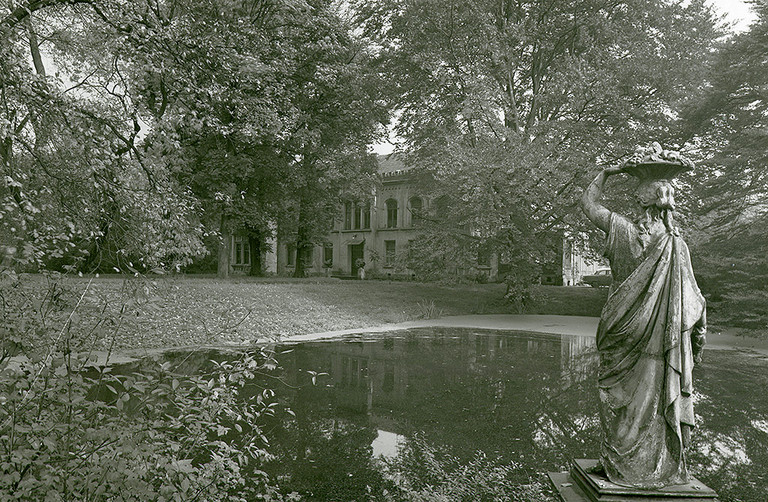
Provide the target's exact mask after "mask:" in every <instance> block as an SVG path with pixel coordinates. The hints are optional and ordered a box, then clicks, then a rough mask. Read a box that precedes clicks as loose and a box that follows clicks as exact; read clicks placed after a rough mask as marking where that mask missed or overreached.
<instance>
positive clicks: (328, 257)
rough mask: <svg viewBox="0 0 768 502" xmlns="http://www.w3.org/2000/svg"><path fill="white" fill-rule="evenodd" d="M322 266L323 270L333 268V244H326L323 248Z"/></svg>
mask: <svg viewBox="0 0 768 502" xmlns="http://www.w3.org/2000/svg"><path fill="white" fill-rule="evenodd" d="M323 266H324V267H325V268H331V267H333V244H330V243H328V244H326V245H325V247H323Z"/></svg>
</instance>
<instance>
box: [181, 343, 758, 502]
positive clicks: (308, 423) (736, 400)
mask: <svg viewBox="0 0 768 502" xmlns="http://www.w3.org/2000/svg"><path fill="white" fill-rule="evenodd" d="M274 351H275V360H276V361H277V363H278V364H277V366H276V367H275V368H274V369H272V371H271V372H270V373H269V374H268V375H261V376H256V377H254V383H253V389H255V390H254V392H255V391H256V390H258V389H260V388H262V387H265V386H268V387H269V388H271V389H273V390H274V391H275V393H276V396H275V398H276V400H277V402H279V403H280V404H281V405H283V406H285V407H289V408H290V409H291V410H292V412H293V414H294V415H288V414H280V413H278V414H277V415H276V417H275V418H273V419H271V421H270V422H268V423H267V424H266V425H265V433H266V435H267V437H268V438H269V439H270V442H271V444H270V449H271V451H272V452H273V453H274V454H275V455H276V456H277V459H276V460H274V461H271V462H269V463H268V464H267V465H266V467H265V470H266V471H268V472H269V473H270V474H272V475H273V476H275V477H277V478H278V479H279V480H280V482H281V485H282V486H284V487H285V488H286V489H288V490H292V491H293V490H295V491H297V492H299V493H300V494H301V495H302V496H303V497H304V498H305V499H306V500H318V501H330V500H334V501H342V500H349V501H351V500H358V501H360V500H407V499H410V500H433V499H435V500H436V499H439V497H441V496H442V497H443V500H462V499H463V500H483V499H486V500H494V497H496V499H497V500H556V499H555V498H554V496H553V492H552V490H551V487H550V486H549V484H548V481H547V478H546V472H547V471H555V470H565V469H567V466H568V463H569V462H570V460H571V459H573V458H595V456H596V454H597V452H598V449H599V435H600V430H599V422H598V418H597V399H598V397H597V390H596V376H595V367H596V364H595V363H596V354H595V349H594V340H593V339H592V338H589V337H579V336H566V335H546V334H535V333H521V332H511V331H491V330H473V329H457V328H419V329H413V330H406V331H400V332H394V333H387V334H370V335H359V336H351V337H347V338H343V339H339V340H334V341H317V342H304V343H297V344H283V345H277V346H276V347H274ZM167 357H168V358H169V360H170V361H171V362H172V363H173V362H174V361H175V362H176V363H178V368H177V371H181V372H187V373H188V372H199V371H206V369H205V367H206V364H208V361H209V360H211V359H214V360H221V359H222V358H226V357H236V355H233V354H229V355H227V354H225V353H217V352H198V353H194V354H189V353H174V354H168V355H167ZM766 369H768V360H767V359H766V358H764V357H760V356H757V355H755V354H746V353H741V352H736V351H729V350H709V351H707V352H706V353H705V360H704V362H703V363H702V364H701V365H700V366H699V367H697V368H696V370H695V374H694V378H695V388H696V396H695V399H696V414H697V420H698V427H697V429H696V431H695V435H694V443H693V447H692V450H691V451H690V454H689V463H690V466H691V471H692V473H693V474H694V475H695V476H697V477H698V478H699V479H700V480H701V481H703V482H704V483H705V484H707V485H709V486H710V487H711V488H713V489H715V490H716V491H717V492H718V493H719V495H720V500H722V501H730V500H745V501H758V500H761V501H762V500H768V477H766V476H767V473H768V392H766V389H768V371H766ZM394 494H397V496H395V495H394ZM398 497H399V498H398Z"/></svg>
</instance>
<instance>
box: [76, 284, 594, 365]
mask: <svg viewBox="0 0 768 502" xmlns="http://www.w3.org/2000/svg"><path fill="white" fill-rule="evenodd" d="M68 284H69V287H70V288H71V289H72V292H73V293H74V294H75V296H77V297H79V294H80V293H82V292H83V291H84V290H85V288H86V287H87V288H88V290H87V292H86V293H85V296H84V299H83V302H82V304H81V305H80V306H79V307H78V311H79V313H78V320H79V321H80V322H81V323H83V324H86V325H95V323H96V322H97V320H98V319H99V318H101V317H104V316H105V315H109V316H111V317H112V318H114V319H115V320H116V321H115V322H116V323H119V329H114V328H117V325H114V328H113V329H102V332H103V333H104V335H103V336H102V337H101V339H100V341H99V342H98V344H99V346H100V347H101V348H106V347H108V346H113V348H115V349H118V350H125V349H135V348H155V347H171V346H181V345H195V344H218V343H227V342H237V343H241V342H247V341H252V340H256V339H263V338H264V337H270V336H281V335H296V334H305V333H315V332H321V331H330V330H337V329H349V328H362V327H370V326H377V325H381V324H386V323H396V322H403V321H409V320H415V319H424V318H432V317H441V316H447V315H462V314H510V313H518V312H517V311H516V310H515V309H513V307H512V306H511V305H510V304H509V302H507V301H506V300H505V299H504V291H505V287H504V285H503V284H472V285H451V286H447V285H438V284H424V283H414V282H386V281H340V280H334V279H316V280H313V279H306V280H293V281H291V280H287V281H286V280H277V281H275V280H259V279H248V278H243V279H233V280H228V281H222V280H218V279H214V278H198V277H166V278H162V279H158V280H155V281H152V283H146V282H141V281H140V282H132V280H129V281H128V282H126V281H125V280H124V279H123V278H119V277H114V278H104V277H102V278H97V279H94V280H92V281H91V282H90V283H89V280H88V279H82V278H76V279H69V280H68ZM606 294H607V292H606V291H605V290H596V289H592V288H562V287H548V286H540V287H537V288H536V292H535V297H534V301H533V302H532V303H531V304H530V305H529V306H528V307H527V308H526V310H525V312H526V313H534V314H562V315H586V316H598V315H599V314H600V309H601V308H602V304H603V302H604V301H605V297H606ZM126 302H128V304H127V308H126ZM121 309H122V310H123V314H122V315H121V314H120V312H121ZM100 329H101V328H100ZM115 331H116V333H117V334H116V335H113V334H112V333H114V332H115ZM112 344H114V345H112Z"/></svg>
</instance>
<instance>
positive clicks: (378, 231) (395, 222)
mask: <svg viewBox="0 0 768 502" xmlns="http://www.w3.org/2000/svg"><path fill="white" fill-rule="evenodd" d="M428 209H429V199H428V198H427V197H424V196H423V195H421V194H419V193H418V190H417V186H416V176H415V175H414V172H413V171H411V170H409V169H407V168H406V167H405V166H404V165H403V163H402V162H400V161H399V160H398V159H397V157H396V156H394V155H389V156H379V180H378V183H377V186H376V189H375V190H374V191H373V193H372V194H371V195H370V197H368V198H361V199H358V200H349V201H346V202H345V203H344V204H343V206H342V207H340V208H339V217H338V218H337V219H336V220H335V221H334V225H333V230H331V232H330V233H329V234H328V236H327V239H326V243H325V244H324V245H322V246H319V245H318V246H315V248H314V249H313V250H311V252H308V253H307V254H306V255H305V256H304V257H303V259H304V263H305V267H306V269H307V271H308V272H309V273H311V274H314V275H318V274H325V275H336V276H358V275H359V274H360V269H364V270H365V273H367V274H371V273H373V274H378V275H383V276H408V275H410V274H411V271H410V270H408V269H407V268H406V267H405V266H404V263H405V261H406V258H407V255H408V248H409V245H410V243H411V242H412V241H413V240H414V239H416V238H417V237H418V228H419V219H420V216H421V215H422V214H424V212H425V211H427V210H428ZM295 255H296V250H295V248H294V247H293V246H292V245H290V244H284V245H280V246H278V255H277V269H278V273H281V274H290V273H291V272H292V271H293V270H294V268H295V266H296V264H295Z"/></svg>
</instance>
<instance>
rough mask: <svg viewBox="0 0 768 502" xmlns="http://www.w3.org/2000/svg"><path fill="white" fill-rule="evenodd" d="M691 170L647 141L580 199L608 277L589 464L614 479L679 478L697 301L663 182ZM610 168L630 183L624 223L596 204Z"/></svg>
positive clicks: (700, 317) (697, 342) (657, 482)
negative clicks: (596, 438) (632, 205)
mask: <svg viewBox="0 0 768 502" xmlns="http://www.w3.org/2000/svg"><path fill="white" fill-rule="evenodd" d="M691 168H693V164H692V163H691V162H690V161H689V160H687V159H685V158H684V157H682V156H680V155H679V154H678V153H677V152H670V151H665V150H662V149H661V146H659V145H658V144H657V143H655V144H654V145H653V146H652V147H651V148H650V149H648V150H644V151H639V152H638V153H637V154H636V155H635V156H634V157H633V158H632V159H630V160H629V161H628V162H626V163H625V164H624V165H623V166H621V167H610V168H607V169H605V170H603V171H602V172H601V173H600V174H598V175H597V177H596V178H595V179H594V181H593V182H592V183H591V184H590V185H589V187H588V188H587V190H586V192H585V193H584V196H583V198H582V204H583V208H584V212H585V213H586V215H587V217H588V218H589V219H590V220H591V221H592V222H593V223H594V224H595V225H596V226H597V227H598V228H600V229H601V230H603V231H604V232H605V233H606V235H607V246H606V250H605V256H606V257H607V258H608V260H609V261H610V265H611V271H612V274H613V284H612V286H611V289H610V292H609V298H608V301H607V302H606V304H605V307H604V308H603V311H602V314H601V316H600V324H599V326H598V331H597V340H596V343H597V349H598V353H599V359H600V363H599V370H598V387H599V393H600V421H601V427H602V431H603V442H602V447H601V458H600V462H599V464H598V467H597V471H600V472H604V474H605V475H606V476H607V477H608V479H609V480H610V481H611V482H613V483H615V484H618V485H624V486H632V487H638V488H660V487H663V486H669V485H676V484H684V483H687V482H688V472H687V468H686V461H685V448H686V446H687V444H688V442H689V438H690V436H689V435H690V430H691V428H693V427H694V425H695V420H694V413H693V382H692V370H693V365H694V363H695V362H699V361H700V357H701V349H702V347H703V345H704V337H705V332H706V304H705V301H704V298H703V296H702V295H701V292H700V291H699V288H698V286H697V284H696V279H695V278H694V275H693V270H692V268H691V260H690V255H689V252H688V246H687V245H686V244H685V242H684V241H683V239H682V238H681V237H680V233H679V231H678V229H677V228H676V227H675V224H674V220H673V216H672V213H673V210H674V208H675V200H674V187H673V185H672V183H671V182H670V180H671V179H672V178H673V177H674V176H676V175H677V174H678V173H680V172H682V171H686V170H689V169H691ZM619 173H628V174H631V175H633V176H635V177H637V178H638V179H639V181H640V182H639V184H638V187H637V190H636V196H637V201H638V202H639V203H640V206H641V212H640V215H639V217H638V218H636V219H634V220H630V219H628V218H627V217H625V216H622V215H620V214H617V213H615V212H613V211H610V210H608V209H607V208H605V207H604V206H602V205H601V204H600V203H599V200H600V197H601V195H602V192H603V189H604V185H605V181H606V179H607V178H608V177H609V176H611V175H615V174H619Z"/></svg>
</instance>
